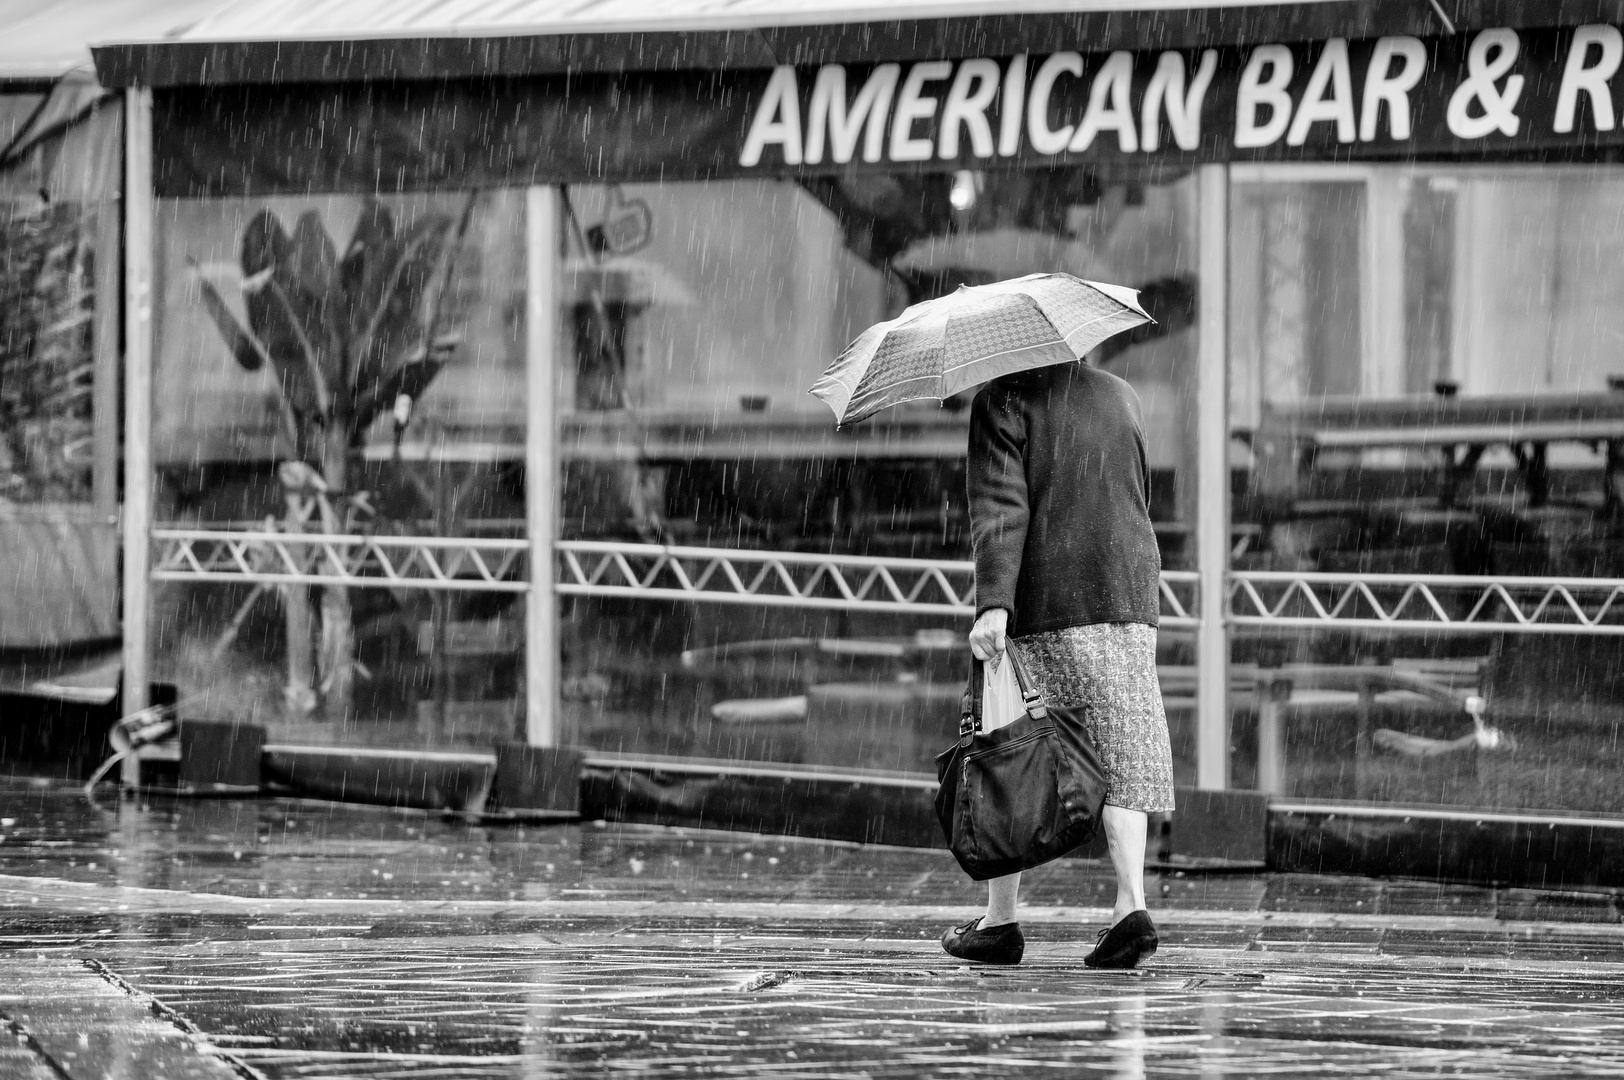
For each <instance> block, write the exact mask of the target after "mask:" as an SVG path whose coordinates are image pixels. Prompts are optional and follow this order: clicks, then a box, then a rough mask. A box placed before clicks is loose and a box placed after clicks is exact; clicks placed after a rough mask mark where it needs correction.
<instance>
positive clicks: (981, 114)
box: [937, 60, 1000, 161]
mask: <svg viewBox="0 0 1624 1080" xmlns="http://www.w3.org/2000/svg"><path fill="white" fill-rule="evenodd" d="M999 74H1000V72H999V70H998V64H997V63H996V62H995V61H992V60H966V61H964V62H963V63H961V64H960V65H959V74H958V77H957V78H955V79H954V80H953V88H952V89H951V90H949V91H948V92H947V101H946V102H945V103H944V104H943V105H942V136H941V148H940V149H939V150H938V151H937V153H938V156H940V157H943V158H946V159H947V160H950V161H951V160H952V159H953V158H956V157H958V156H959V127H960V126H961V125H962V126H963V127H964V128H965V129H966V130H967V131H969V132H970V152H971V153H973V154H975V156H976V157H978V158H988V157H992V125H991V124H989V123H987V107H988V106H989V105H991V104H992V99H993V98H995V97H997V96H998V76H999Z"/></svg>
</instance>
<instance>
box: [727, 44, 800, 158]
mask: <svg viewBox="0 0 1624 1080" xmlns="http://www.w3.org/2000/svg"><path fill="white" fill-rule="evenodd" d="M770 145H777V146H780V147H782V148H783V152H784V164H786V165H799V164H800V163H801V95H800V90H799V88H798V87H797V86H796V84H795V69H794V68H792V67H790V66H789V65H788V64H783V65H780V66H779V67H777V68H774V69H773V77H772V78H770V79H768V80H767V89H766V91H765V92H764V93H763V94H762V95H761V104H760V105H758V106H757V107H756V115H755V119H753V120H751V121H750V134H749V135H747V136H745V139H744V150H743V152H742V153H740V154H739V164H740V165H743V166H745V167H746V168H748V167H750V166H752V165H759V164H760V163H761V152H762V151H763V150H765V149H766V148H767V147H768V146H770Z"/></svg>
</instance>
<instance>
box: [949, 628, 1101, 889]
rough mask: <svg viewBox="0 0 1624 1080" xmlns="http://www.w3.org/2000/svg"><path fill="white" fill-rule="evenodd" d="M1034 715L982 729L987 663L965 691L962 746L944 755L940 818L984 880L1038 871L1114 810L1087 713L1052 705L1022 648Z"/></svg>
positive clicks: (1020, 672) (1018, 673) (1021, 672)
mask: <svg viewBox="0 0 1624 1080" xmlns="http://www.w3.org/2000/svg"><path fill="white" fill-rule="evenodd" d="M1004 655H1005V657H1006V658H1007V660H1008V662H1009V663H1011V664H1013V665H1014V669H1015V681H1016V683H1017V684H1018V685H1019V686H1020V688H1021V698H1022V700H1023V702H1024V703H1025V705H1026V712H1025V715H1023V716H1021V717H1019V718H1017V719H1016V721H1015V722H1014V723H1012V724H1010V725H1008V726H1007V727H1001V728H999V729H998V730H996V731H991V732H983V731H982V730H981V686H982V663H981V661H979V660H977V661H975V663H974V665H973V666H972V668H971V671H970V686H969V688H968V689H966V690H965V692H964V706H963V710H962V715H961V717H960V719H959V741H958V742H957V743H955V744H954V745H953V746H952V747H951V748H950V749H948V750H946V751H944V752H942V753H941V754H938V755H937V756H936V778H937V780H938V781H939V782H940V786H939V787H938V788H937V791H936V817H937V818H938V819H939V820H940V821H941V823H942V832H943V833H944V834H945V835H946V836H947V846H948V849H949V850H951V851H952V852H953V857H954V858H956V859H958V860H959V865H960V866H962V867H963V868H964V872H965V873H966V874H969V875H970V877H971V878H972V879H973V880H975V881H986V880H987V879H988V878H995V877H1003V876H1004V875H1005V874H1013V873H1015V872H1016V871H1017V870H1025V869H1027V868H1028V867H1032V866H1039V865H1041V864H1043V863H1046V862H1048V861H1049V860H1051V859H1058V858H1059V857H1060V856H1062V855H1064V854H1066V853H1067V852H1069V851H1072V850H1074V849H1076V848H1078V847H1080V846H1082V845H1083V844H1086V843H1088V841H1090V840H1092V839H1093V838H1094V833H1095V832H1096V830H1098V828H1099V823H1100V815H1101V813H1102V812H1103V811H1104V809H1105V770H1104V769H1103V768H1102V767H1101V766H1100V758H1099V754H1098V753H1097V752H1096V751H1095V749H1094V744H1093V742H1092V741H1091V740H1090V739H1089V737H1088V729H1087V727H1086V725H1085V724H1084V721H1083V717H1082V715H1081V713H1082V710H1081V709H1057V708H1053V707H1051V706H1049V705H1048V704H1047V703H1046V702H1045V701H1044V699H1043V694H1042V693H1041V692H1039V691H1038V690H1037V688H1036V687H1034V686H1033V685H1032V680H1031V679H1030V678H1029V677H1028V676H1027V674H1026V668H1025V666H1024V665H1023V664H1022V663H1021V660H1020V656H1019V655H1018V654H1017V653H1016V651H1015V647H1014V646H1013V645H1009V646H1006V648H1005V652H1004Z"/></svg>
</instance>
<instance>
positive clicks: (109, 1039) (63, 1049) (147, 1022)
mask: <svg viewBox="0 0 1624 1080" xmlns="http://www.w3.org/2000/svg"><path fill="white" fill-rule="evenodd" d="M99 968H100V965H99V964H97V963H96V962H95V961H85V960H78V959H62V958H56V957H50V958H40V957H30V956H26V955H19V954H18V953H16V952H0V1023H3V1024H4V1025H5V1027H6V1029H7V1031H8V1032H9V1034H10V1036H11V1039H10V1043H11V1045H9V1046H8V1047H7V1048H6V1052H4V1053H0V1070H3V1071H0V1075H4V1076H8V1077H9V1076H18V1077H28V1078H30V1080H32V1078H34V1077H50V1078H51V1080H100V1078H104V1077H105V1078H110V1080H111V1078H118V1080H123V1078H125V1077H140V1078H142V1080H241V1074H240V1073H239V1072H238V1071H237V1069H236V1067H235V1066H234V1065H232V1064H231V1063H230V1062H228V1061H227V1060H225V1059H224V1058H223V1057H222V1056H220V1055H219V1054H218V1053H217V1052H216V1051H215V1050H214V1048H213V1047H212V1046H211V1045H210V1044H209V1042H208V1040H207V1039H206V1038H202V1037H200V1036H199V1035H198V1034H197V1033H195V1032H190V1031H187V1030H185V1028H184V1026H182V1025H183V1024H184V1021H183V1022H182V1023H181V1024H177V1023H176V1022H175V1021H173V1020H171V1019H168V1018H165V1017H164V1016H163V1015H160V1014H159V1013H155V1012H154V1010H153V1007H152V1004H153V1002H152V999H150V998H148V997H147V996H146V995H144V994H141V993H140V992H139V991H133V990H132V989H130V988H129V987H127V986H122V985H119V981H118V980H117V978H116V976H115V977H114V978H113V979H111V980H110V979H108V978H106V977H104V976H103V974H102V973H101V971H100V970H99ZM160 1009H161V1007H160Z"/></svg>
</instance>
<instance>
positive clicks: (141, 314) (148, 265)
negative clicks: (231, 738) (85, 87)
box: [123, 88, 153, 786]
mask: <svg viewBox="0 0 1624 1080" xmlns="http://www.w3.org/2000/svg"><path fill="white" fill-rule="evenodd" d="M152 236H153V198H152V91H151V90H149V89H144V88H138V89H134V90H127V91H125V94H124V510H123V513H124V702H123V710H124V712H125V713H126V714H129V713H132V712H136V711H138V710H140V709H144V708H146V707H147V685H148V681H149V680H150V678H151V675H150V667H149V660H150V657H149V655H148V654H149V650H150V645H151V643H150V641H149V639H148V635H147V632H148V622H149V617H150V609H151V595H150V584H149V581H148V578H147V564H148V558H149V553H148V543H149V540H150V532H151V528H152V303H153V297H152V246H153V245H152ZM123 779H124V783H125V785H126V786H135V785H137V784H139V783H140V781H141V766H140V762H138V761H137V760H136V759H135V758H133V757H130V758H126V759H125V761H124V773H123Z"/></svg>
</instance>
